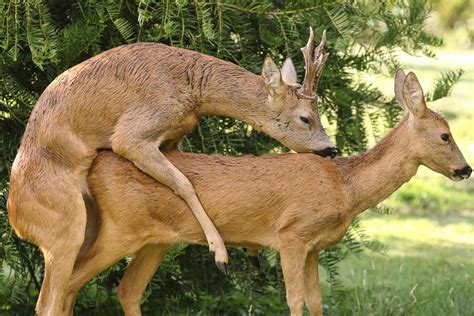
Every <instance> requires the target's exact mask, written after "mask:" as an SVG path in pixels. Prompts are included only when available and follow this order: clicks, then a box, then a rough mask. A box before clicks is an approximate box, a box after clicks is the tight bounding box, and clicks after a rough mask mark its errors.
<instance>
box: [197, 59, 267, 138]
mask: <svg viewBox="0 0 474 316" xmlns="http://www.w3.org/2000/svg"><path fill="white" fill-rule="evenodd" d="M211 76H212V77H211V78H210V79H209V80H208V84H207V85H206V87H204V89H203V92H202V96H201V102H200V106H199V108H198V114H199V115H200V116H204V115H221V116H227V117H232V118H235V119H238V120H241V121H243V122H245V123H248V124H250V125H252V126H254V127H255V128H256V129H258V130H260V127H261V126H262V124H261V118H263V117H265V114H266V112H268V111H269V110H270V108H269V105H268V94H267V92H266V90H265V84H264V81H263V79H262V77H261V76H258V75H255V74H253V73H251V72H249V71H247V70H245V69H243V68H241V67H238V66H236V65H232V66H230V67H222V69H216V70H215V72H214V73H213V74H212V75H211Z"/></svg>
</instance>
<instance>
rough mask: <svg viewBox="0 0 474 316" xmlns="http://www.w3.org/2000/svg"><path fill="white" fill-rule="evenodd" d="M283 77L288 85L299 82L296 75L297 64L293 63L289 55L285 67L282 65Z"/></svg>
mask: <svg viewBox="0 0 474 316" xmlns="http://www.w3.org/2000/svg"><path fill="white" fill-rule="evenodd" d="M281 77H282V79H283V82H284V83H286V84H288V85H295V84H297V80H298V78H297V76H296V70H295V66H294V65H293V61H292V60H291V58H290V57H287V58H286V59H285V62H284V63H283V67H281Z"/></svg>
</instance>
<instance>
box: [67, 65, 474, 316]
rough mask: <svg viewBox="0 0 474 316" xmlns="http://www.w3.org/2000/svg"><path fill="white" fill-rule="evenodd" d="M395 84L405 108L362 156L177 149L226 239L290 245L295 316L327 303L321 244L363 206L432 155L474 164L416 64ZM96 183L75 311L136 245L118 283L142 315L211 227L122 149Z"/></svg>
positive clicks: (287, 267) (287, 256) (133, 311)
mask: <svg viewBox="0 0 474 316" xmlns="http://www.w3.org/2000/svg"><path fill="white" fill-rule="evenodd" d="M395 92H396V97H397V100H398V102H399V103H400V106H401V107H402V108H403V109H404V110H405V112H406V114H405V116H404V117H403V118H402V119H401V121H400V122H399V123H398V125H397V126H396V127H395V128H394V129H393V130H392V131H390V132H389V133H388V135H386V136H385V137H384V138H383V139H382V140H381V141H380V142H379V143H378V144H377V145H376V146H375V147H374V148H372V149H370V150H369V151H367V152H365V153H362V154H360V155H356V156H353V157H341V158H336V159H334V160H327V159H322V158H320V157H317V156H315V155H310V154H287V155H274V156H267V157H251V156H244V157H239V158H233V157H223V156H205V155H199V154H186V153H179V152H167V153H166V157H167V158H168V159H169V160H170V161H171V162H172V163H173V164H174V165H175V166H176V167H177V168H178V169H179V170H180V171H181V172H183V174H184V175H186V176H187V177H188V178H189V180H190V181H191V183H192V184H193V185H194V187H195V189H196V192H197V195H198V196H199V199H200V200H201V201H202V203H203V205H204V207H205V208H206V210H207V211H208V214H209V216H210V218H211V219H212V221H213V222H214V224H215V225H216V226H217V228H218V229H219V231H220V233H221V235H222V237H223V238H224V241H225V242H226V244H228V245H229V246H242V247H249V248H251V249H258V248H271V249H276V250H279V251H280V254H281V265H282V269H283V274H284V279H285V285H286V292H287V302H288V304H289V307H290V310H291V315H301V314H302V312H303V303H304V302H306V306H307V308H308V309H309V311H310V313H311V315H321V314H322V307H321V306H322V300H321V291H320V287H319V279H318V256H319V252H320V251H321V250H323V249H326V248H327V247H329V246H331V245H334V244H335V243H337V242H339V241H340V240H341V239H342V237H343V236H344V234H345V233H346V231H347V229H348V227H349V225H350V224H351V222H352V219H353V218H354V216H356V215H357V214H359V213H361V212H363V211H364V210H366V209H368V208H370V207H372V206H375V205H376V204H377V203H379V202H381V201H382V200H384V199H385V198H386V197H388V196H389V195H390V194H392V193H393V192H394V191H395V190H396V189H397V188H399V187H400V186H401V185H402V184H403V183H405V182H407V181H408V180H410V178H411V177H413V176H414V175H415V174H416V172H417V169H418V167H419V165H420V164H421V165H425V166H427V167H428V168H430V169H432V170H433V171H436V172H438V173H441V174H443V175H445V176H447V177H449V178H450V179H452V180H455V181H458V180H462V179H466V178H468V177H469V176H470V174H471V171H472V169H471V167H469V166H468V164H467V163H466V161H465V159H464V157H463V155H462V153H461V152H460V150H459V148H458V147H457V145H456V143H455V141H454V139H453V137H452V135H451V133H450V130H449V126H448V123H447V122H446V121H445V120H444V119H443V118H442V117H441V116H440V115H439V114H437V113H435V112H433V111H431V110H430V109H428V108H427V107H426V105H425V101H424V98H423V92H422V89H421V86H420V84H419V82H418V80H417V78H416V76H415V74H413V73H409V74H408V75H407V76H405V74H404V73H403V71H401V70H399V71H398V72H397V75H396V80H395ZM315 175H317V176H315ZM88 183H89V187H90V189H91V192H92V195H93V196H94V197H95V200H96V203H97V204H96V205H95V206H91V210H90V218H89V219H90V223H95V224H94V225H92V224H91V225H90V227H91V228H90V229H89V231H88V234H87V236H86V242H85V244H84V247H83V251H82V252H81V256H80V257H79V258H78V261H77V262H76V264H75V267H74V272H73V274H72V278H71V281H70V285H69V290H68V296H67V300H66V311H67V312H69V313H71V312H72V307H73V305H74V301H75V296H76V294H77V291H78V290H79V289H80V288H81V287H82V286H83V285H84V284H85V283H86V282H88V281H89V280H90V279H91V278H92V277H94V276H95V275H96V274H97V273H99V272H100V271H103V270H104V269H106V268H107V267H108V266H110V265H111V264H113V263H114V262H116V261H117V260H119V259H121V258H123V257H124V256H126V255H129V254H134V253H135V257H134V259H133V261H132V262H131V263H130V265H129V267H128V269H127V271H126V273H125V276H124V278H123V280H122V282H121V284H120V286H119V288H118V291H117V293H118V295H119V299H120V302H121V305H122V307H123V309H124V311H125V314H126V315H140V300H141V296H142V293H143V290H144V289H145V287H146V285H147V283H148V281H149V280H150V278H151V277H152V275H153V273H154V271H155V270H156V268H157V267H158V266H159V264H160V261H161V260H162V259H163V258H164V256H165V254H166V252H167V251H168V250H169V248H170V247H171V246H172V245H173V244H176V243H183V242H184V243H204V242H205V236H204V235H203V234H202V231H201V229H200V227H199V223H198V222H197V221H196V219H195V218H194V217H193V216H191V214H190V212H189V210H188V209H187V205H186V204H185V203H184V202H183V201H182V200H181V199H179V198H178V197H177V196H175V195H174V194H173V192H172V191H171V190H170V189H168V188H167V187H165V186H163V185H160V184H159V183H157V182H155V181H154V180H153V179H152V178H150V177H148V176H147V175H145V174H143V173H141V172H140V171H139V170H138V169H136V168H135V167H134V166H133V164H132V163H130V162H128V161H126V160H125V159H123V158H121V157H120V156H118V155H116V154H114V153H112V152H107V151H104V152H101V153H99V155H98V156H97V158H96V159H95V162H94V164H93V166H92V168H91V172H90V174H89V177H88Z"/></svg>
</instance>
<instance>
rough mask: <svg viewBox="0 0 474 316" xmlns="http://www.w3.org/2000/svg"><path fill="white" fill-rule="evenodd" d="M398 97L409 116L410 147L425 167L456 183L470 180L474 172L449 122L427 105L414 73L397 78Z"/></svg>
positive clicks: (396, 94)
mask: <svg viewBox="0 0 474 316" xmlns="http://www.w3.org/2000/svg"><path fill="white" fill-rule="evenodd" d="M395 97H396V99H397V101H398V103H399V104H400V106H401V107H402V108H403V109H404V110H405V112H407V113H408V115H409V117H408V126H409V127H408V128H409V139H408V140H407V146H409V147H407V148H410V150H414V151H415V152H416V154H417V158H419V159H420V162H421V164H423V165H425V166H427V167H428V168H430V169H431V170H433V171H435V172H438V173H441V174H443V175H445V176H446V177H448V178H450V179H451V180H454V181H460V180H463V179H467V178H469V176H470V175H471V172H472V169H471V167H470V166H469V165H468V164H467V162H466V160H465V159H464V157H463V155H462V153H461V151H460V150H459V148H458V146H457V145H456V142H455V141H454V138H453V135H452V134H451V132H450V129H449V125H448V122H447V121H446V120H445V119H444V118H443V117H442V116H441V115H440V114H438V113H436V112H434V111H432V110H430V109H429V108H428V107H427V106H426V103H425V99H424V95H423V90H422V88H421V85H420V82H419V81H418V78H417V77H416V75H415V74H414V73H413V72H410V73H408V75H405V73H404V72H403V70H401V69H399V70H398V71H397V73H396V75H395Z"/></svg>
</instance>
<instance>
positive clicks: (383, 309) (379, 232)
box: [321, 50, 474, 315]
mask: <svg viewBox="0 0 474 316" xmlns="http://www.w3.org/2000/svg"><path fill="white" fill-rule="evenodd" d="M400 59H401V62H402V64H403V65H404V68H405V70H406V71H414V72H415V73H416V74H417V76H418V78H419V79H420V82H421V84H422V86H423V87H424V90H425V92H427V91H429V90H430V88H431V87H432V86H433V83H434V81H435V79H436V78H437V76H438V75H439V73H440V72H441V71H446V70H450V69H456V68H460V67H461V68H463V69H464V70H465V74H464V76H463V77H462V81H461V82H459V83H458V84H457V85H456V86H455V88H454V90H453V92H452V96H451V97H449V98H445V99H442V100H438V101H436V102H433V103H432V104H429V105H428V106H430V108H432V109H434V110H438V111H441V112H442V113H443V114H444V115H445V116H446V117H447V119H448V121H449V124H450V126H451V132H452V134H453V136H454V138H455V139H456V141H457V143H458V145H459V147H460V149H461V151H462V152H463V153H464V156H465V158H466V160H467V161H468V163H469V164H470V165H471V166H472V165H474V52H473V51H465V52H456V51H447V50H441V51H439V52H438V59H437V60H431V59H428V58H414V57H411V56H401V57H400ZM366 79H367V80H368V81H369V82H372V83H373V84H375V85H377V86H378V87H380V88H381V89H382V90H383V91H384V92H385V93H386V94H390V93H391V91H392V89H393V79H390V78H381V77H379V76H374V77H367V78H366ZM384 205H386V206H389V207H390V208H392V209H394V213H393V214H391V215H379V214H374V213H370V212H369V213H367V214H363V215H362V216H363V225H364V227H365V229H366V231H367V233H368V235H369V236H372V237H374V238H375V239H377V240H380V241H382V242H384V243H385V244H386V245H387V246H388V249H389V250H388V251H387V252H386V253H385V254H378V253H372V252H365V253H363V254H362V255H361V256H360V257H359V258H357V257H352V258H350V259H349V260H345V261H344V262H342V263H341V266H340V268H341V277H342V279H343V280H344V281H345V284H346V286H347V297H346V300H345V302H344V304H343V305H342V306H341V307H340V310H339V311H335V312H333V313H331V314H339V315H474V180H473V179H472V178H471V179H469V180H467V181H463V182H452V181H450V180H449V179H447V178H445V177H444V176H442V175H439V174H436V173H434V172H433V171H431V170H429V169H427V168H425V167H421V168H420V170H419V172H418V174H417V176H415V177H414V178H413V179H412V180H411V181H410V182H409V183H407V184H405V185H404V186H402V187H401V188H400V189H399V190H398V191H397V192H395V193H394V194H393V195H392V196H391V197H390V198H389V199H387V200H386V201H385V202H384ZM321 273H322V275H323V276H324V272H323V271H321ZM323 292H325V293H328V288H327V285H326V284H323Z"/></svg>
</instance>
